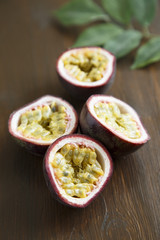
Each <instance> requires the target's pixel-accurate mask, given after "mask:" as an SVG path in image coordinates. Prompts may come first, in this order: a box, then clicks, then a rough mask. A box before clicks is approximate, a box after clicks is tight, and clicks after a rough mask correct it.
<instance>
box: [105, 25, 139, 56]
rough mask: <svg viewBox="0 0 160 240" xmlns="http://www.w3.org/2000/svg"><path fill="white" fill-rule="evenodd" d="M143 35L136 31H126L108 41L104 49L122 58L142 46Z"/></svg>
mask: <svg viewBox="0 0 160 240" xmlns="http://www.w3.org/2000/svg"><path fill="white" fill-rule="evenodd" d="M141 38H142V34H141V33H140V32H139V31H136V30H126V31H124V32H123V33H121V34H119V35H118V36H117V37H114V38H112V39H110V40H109V41H107V42H106V43H105V45H104V48H105V49H107V50H108V51H110V52H112V53H113V54H114V55H115V56H116V57H117V58H121V57H123V56H125V55H127V54H128V53H129V52H131V51H132V50H133V49H134V48H136V47H137V46H138V45H139V44H140V40H141Z"/></svg>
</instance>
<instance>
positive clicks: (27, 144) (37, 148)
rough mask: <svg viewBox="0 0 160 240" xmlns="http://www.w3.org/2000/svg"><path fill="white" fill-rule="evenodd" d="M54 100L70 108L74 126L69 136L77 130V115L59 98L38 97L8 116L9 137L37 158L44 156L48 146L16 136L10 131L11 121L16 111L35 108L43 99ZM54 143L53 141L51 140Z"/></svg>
mask: <svg viewBox="0 0 160 240" xmlns="http://www.w3.org/2000/svg"><path fill="white" fill-rule="evenodd" d="M50 97H51V98H52V97H54V98H56V99H60V100H61V101H63V102H65V103H66V104H67V105H69V106H70V108H71V109H72V111H73V114H74V116H75V119H76V121H75V125H74V126H73V128H72V130H71V131H70V134H73V133H76V132H77V130H78V115H77V112H76V110H75V109H74V108H73V106H72V105H71V104H70V103H68V102H66V101H65V100H63V99H61V98H59V97H55V96H51V95H45V96H43V97H40V98H38V99H36V100H35V101H33V102H30V103H28V104H26V105H24V106H23V107H21V108H19V109H17V110H15V111H14V112H13V113H11V114H10V116H9V120H8V131H9V133H10V135H11V136H12V138H13V139H14V140H15V142H17V143H18V144H19V145H20V146H21V147H24V149H26V150H27V151H29V152H30V153H32V154H34V155H37V156H44V154H45V152H46V150H47V148H48V147H49V146H50V144H46V143H36V142H33V141H32V140H31V139H29V138H25V137H23V136H20V135H19V136H17V134H16V132H15V131H14V130H13V129H12V127H11V125H12V121H13V119H14V116H15V114H16V113H17V112H18V111H21V110H22V109H23V108H25V107H28V106H30V105H32V104H35V106H36V103H37V102H38V101H40V100H41V99H43V98H50ZM53 141H54V140H53Z"/></svg>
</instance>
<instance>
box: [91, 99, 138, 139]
mask: <svg viewBox="0 0 160 240" xmlns="http://www.w3.org/2000/svg"><path fill="white" fill-rule="evenodd" d="M94 111H95V113H96V115H97V117H98V118H99V119H101V120H103V121H104V122H105V123H106V124H108V125H109V126H111V127H113V128H114V129H115V130H116V131H118V132H120V133H122V134H124V135H125V136H127V137H128V138H132V139H137V138H140V137H141V133H140V131H139V129H138V126H137V123H136V122H135V120H134V119H133V118H132V116H131V115H130V114H129V113H121V111H120V109H119V107H118V105H117V104H115V103H107V102H98V103H96V104H95V105H94Z"/></svg>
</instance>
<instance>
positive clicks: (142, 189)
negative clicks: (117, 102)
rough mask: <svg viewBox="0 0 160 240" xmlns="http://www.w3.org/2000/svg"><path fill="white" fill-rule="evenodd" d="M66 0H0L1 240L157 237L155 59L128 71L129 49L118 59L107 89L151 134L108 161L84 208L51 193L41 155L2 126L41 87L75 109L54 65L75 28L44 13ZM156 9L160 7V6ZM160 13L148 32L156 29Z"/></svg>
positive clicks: (159, 157) (159, 137) (159, 85)
mask: <svg viewBox="0 0 160 240" xmlns="http://www.w3.org/2000/svg"><path fill="white" fill-rule="evenodd" d="M64 2H65V1H63V0H61V1H54V0H32V1H27V0H23V1H21V0H13V1H11V0H5V1H4V0H2V1H1V2H0V29H1V31H0V32H1V33H0V60H1V64H0V91H1V93H0V111H1V118H0V137H1V140H0V143H1V147H0V153H1V158H0V159H1V164H0V239H1V240H100V239H107V240H110V239H111V240H130V239H133V240H158V239H160V220H159V219H160V191H159V190H160V187H159V186H160V183H159V182H160V145H159V143H160V128H159V125H160V111H159V110H160V97H159V96H160V63H156V64H153V65H152V66H149V67H147V68H145V69H142V70H134V71H132V70H130V69H129V66H130V64H131V63H132V61H133V57H132V55H130V56H128V57H127V58H125V59H123V60H120V61H119V62H118V66H117V74H116V79H115V83H114V84H113V86H112V88H111V89H110V91H109V92H108V93H107V94H109V95H113V96H115V97H117V98H120V99H121V100H124V101H125V102H127V103H128V104H130V105H131V106H133V107H134V108H135V109H136V110H137V112H138V113H139V115H140V117H141V119H142V121H143V123H144V125H145V127H146V128H147V130H148V132H149V134H150V136H151V141H150V142H149V143H148V144H146V145H145V146H144V147H142V148H141V149H140V150H138V151H137V152H135V153H133V154H131V155H129V156H126V157H124V158H120V159H116V160H115V161H114V173H113V176H112V179H111V181H110V182H109V184H108V185H107V187H106V188H105V190H104V191H103V192H102V193H101V194H100V195H99V197H98V198H96V199H95V201H94V202H93V203H91V205H89V206H88V207H87V208H85V209H71V208H69V207H65V206H63V205H61V204H60V203H58V202H56V201H55V200H54V199H52V197H51V195H50V192H49V191H48V189H47V187H46V184H45V181H44V177H43V171H42V158H38V157H36V156H33V155H31V154H30V153H28V152H26V151H25V150H24V149H23V148H21V147H20V146H18V145H17V144H16V143H15V142H14V141H13V139H12V138H11V136H10V135H9V133H8V127H7V121H8V117H9V114H10V113H11V112H12V111H13V110H15V109H17V108H19V107H21V106H23V105H24V104H26V103H28V102H30V101H32V100H34V99H36V98H38V97H40V96H43V95H45V94H52V95H56V96H60V97H62V98H64V99H66V100H67V101H69V102H70V103H72V104H73V105H74V107H75V108H76V109H77V111H78V113H79V112H80V109H81V107H82V105H83V102H80V101H77V100H74V99H73V98H72V97H71V96H70V95H69V93H67V92H66V91H65V89H64V88H63V87H62V86H61V84H60V83H59V81H58V78H57V75H56V71H55V64H56V59H57V57H58V56H59V54H60V53H61V52H62V51H64V50H65V49H66V48H68V47H69V46H71V45H72V44H73V42H74V40H75V39H76V37H77V34H78V33H79V29H76V28H74V29H73V28H69V29H68V30H67V29H63V28H62V27H61V28H59V27H57V25H56V24H55V23H54V22H53V21H52V19H51V17H50V12H51V10H53V9H56V8H57V7H59V6H60V5H61V4H62V3H64ZM158 13H159V14H160V11H159V12H158ZM159 21H160V15H159V16H158V14H157V17H156V19H155V21H154V23H153V24H152V28H151V29H152V31H153V32H157V33H158V32H159V33H160V24H159Z"/></svg>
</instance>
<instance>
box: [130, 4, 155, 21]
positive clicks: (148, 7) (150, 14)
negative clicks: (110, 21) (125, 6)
mask: <svg viewBox="0 0 160 240" xmlns="http://www.w3.org/2000/svg"><path fill="white" fill-rule="evenodd" d="M130 7H131V11H132V13H133V16H134V17H135V19H136V20H137V21H138V22H139V23H140V24H141V25H142V26H148V25H149V24H150V23H151V22H152V20H153V18H154V16H155V13H156V7H157V0H130Z"/></svg>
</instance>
